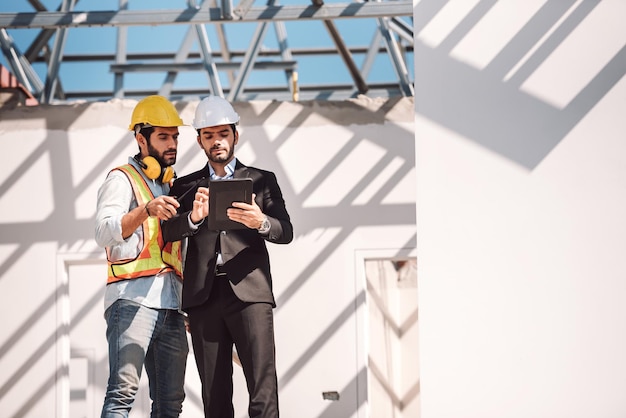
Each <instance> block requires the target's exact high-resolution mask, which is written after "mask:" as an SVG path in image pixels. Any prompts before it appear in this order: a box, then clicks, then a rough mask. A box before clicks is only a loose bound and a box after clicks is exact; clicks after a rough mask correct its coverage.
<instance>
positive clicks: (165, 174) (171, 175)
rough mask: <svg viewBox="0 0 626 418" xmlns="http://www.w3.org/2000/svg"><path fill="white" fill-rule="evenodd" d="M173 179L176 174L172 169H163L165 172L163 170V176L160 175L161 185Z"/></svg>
mask: <svg viewBox="0 0 626 418" xmlns="http://www.w3.org/2000/svg"><path fill="white" fill-rule="evenodd" d="M175 177H176V173H175V172H174V169H173V168H172V167H165V170H163V174H162V175H161V183H169V182H170V181H172V180H174V178H175Z"/></svg>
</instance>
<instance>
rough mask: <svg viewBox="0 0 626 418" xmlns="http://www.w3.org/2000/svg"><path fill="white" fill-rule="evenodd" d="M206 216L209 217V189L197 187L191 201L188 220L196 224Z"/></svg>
mask: <svg viewBox="0 0 626 418" xmlns="http://www.w3.org/2000/svg"><path fill="white" fill-rule="evenodd" d="M207 216H209V188H208V187H198V190H196V194H195V196H194V199H193V208H192V209H191V216H190V219H191V222H193V223H194V224H197V223H200V221H202V220H203V219H204V218H206V217H207Z"/></svg>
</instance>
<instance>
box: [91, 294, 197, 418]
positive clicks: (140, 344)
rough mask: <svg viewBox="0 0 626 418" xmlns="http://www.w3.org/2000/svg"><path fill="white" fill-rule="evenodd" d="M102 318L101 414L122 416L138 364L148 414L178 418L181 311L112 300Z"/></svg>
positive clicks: (183, 344) (183, 348) (183, 340)
mask: <svg viewBox="0 0 626 418" xmlns="http://www.w3.org/2000/svg"><path fill="white" fill-rule="evenodd" d="M104 317H105V319H106V322H107V331H106V336H107V340H108V342H109V382H108V385H107V393H106V396H105V398H104V406H103V407H102V418H119V417H124V418H125V417H128V413H129V412H130V409H131V407H132V405H133V401H134V400H135V395H136V393H137V390H138V389H139V379H140V377H141V371H142V369H143V367H145V368H146V373H148V381H149V387H150V399H152V410H151V412H150V417H151V418H166V417H167V418H170V417H172V418H174V417H178V416H179V414H180V412H181V410H182V404H183V399H185V391H184V387H183V385H184V382H185V367H186V364H187V354H188V352H189V347H188V345H187V335H186V333H185V323H184V318H183V315H182V314H180V313H179V312H178V311H175V310H172V309H151V308H147V307H145V306H142V305H140V304H138V303H135V302H132V301H129V300H118V301H116V302H115V303H114V304H113V305H111V306H110V307H109V308H108V309H107V310H106V312H105V313H104Z"/></svg>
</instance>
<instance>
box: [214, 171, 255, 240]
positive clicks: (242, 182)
mask: <svg viewBox="0 0 626 418" xmlns="http://www.w3.org/2000/svg"><path fill="white" fill-rule="evenodd" d="M233 202H245V203H248V204H251V203H252V179H250V178H245V179H228V180H211V181H210V182H209V219H208V220H209V228H210V229H217V230H227V229H245V228H247V226H245V225H244V224H241V223H239V222H235V221H231V220H230V219H228V215H227V214H226V210H228V208H231V207H233Z"/></svg>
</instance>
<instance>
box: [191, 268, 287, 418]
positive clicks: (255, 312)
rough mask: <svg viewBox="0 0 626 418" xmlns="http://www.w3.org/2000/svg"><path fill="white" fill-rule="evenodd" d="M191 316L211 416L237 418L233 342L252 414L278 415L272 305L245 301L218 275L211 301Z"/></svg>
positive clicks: (208, 417) (270, 417)
mask: <svg viewBox="0 0 626 418" xmlns="http://www.w3.org/2000/svg"><path fill="white" fill-rule="evenodd" d="M188 314H189V326H190V330H191V339H192V344H193V349H194V355H195V358H196V364H197V366H198V372H199V374H200V381H201V383H202V401H203V404H204V415H205V417H206V418H232V417H233V416H234V410H233V404H232V398H233V379H232V374H233V360H232V349H233V344H234V345H235V347H236V348H237V354H238V356H239V360H240V361H241V366H242V368H243V373H244V375H245V378H246V383H247V386H248V394H249V406H248V414H249V415H250V417H251V418H257V417H258V418H261V417H263V418H276V417H278V389H277V386H278V384H277V378H276V360H275V347H274V320H273V312H272V306H271V305H270V304H268V303H245V302H242V301H241V300H239V299H238V298H237V297H236V296H235V294H234V293H233V290H232V288H231V285H230V282H229V281H228V279H227V278H226V276H217V277H215V280H214V282H213V288H212V289H211V295H210V297H209V299H208V301H207V302H206V303H204V304H203V305H201V306H198V307H193V308H191V309H188Z"/></svg>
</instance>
